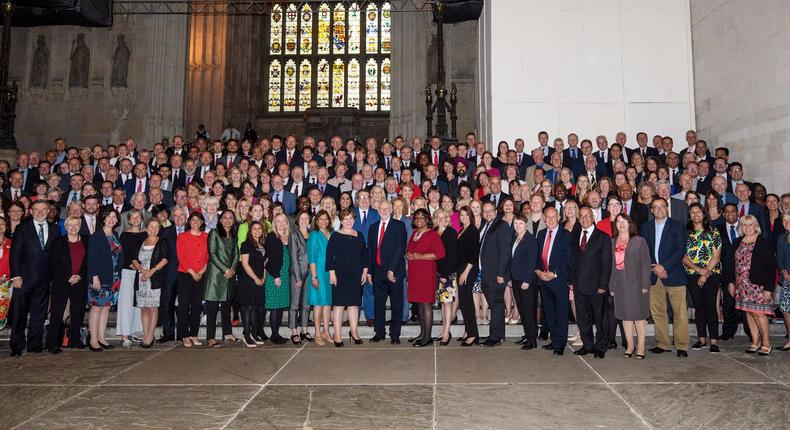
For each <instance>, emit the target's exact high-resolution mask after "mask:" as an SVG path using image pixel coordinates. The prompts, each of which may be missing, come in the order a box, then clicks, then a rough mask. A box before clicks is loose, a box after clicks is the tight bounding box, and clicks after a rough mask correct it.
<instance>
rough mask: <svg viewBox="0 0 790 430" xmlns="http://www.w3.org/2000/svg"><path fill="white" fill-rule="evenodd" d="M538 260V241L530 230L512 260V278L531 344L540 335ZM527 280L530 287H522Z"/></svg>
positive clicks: (526, 334) (525, 333) (522, 321)
mask: <svg viewBox="0 0 790 430" xmlns="http://www.w3.org/2000/svg"><path fill="white" fill-rule="evenodd" d="M537 261H538V242H537V241H536V240H535V236H533V235H531V234H530V233H529V232H526V233H525V234H524V237H523V238H521V241H519V243H518V245H516V249H515V250H513V258H512V259H511V260H510V279H511V280H512V282H513V297H514V298H515V299H516V307H518V313H519V314H520V315H521V326H522V327H523V329H524V335H525V336H526V337H527V341H528V343H530V344H533V345H534V344H535V343H536V342H537V337H538V285H537V284H536V283H535V282H534V280H535V263H536V262H537ZM522 282H526V283H528V284H529V288H527V289H526V290H523V289H521V283H522Z"/></svg>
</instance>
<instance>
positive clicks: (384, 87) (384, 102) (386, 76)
mask: <svg viewBox="0 0 790 430" xmlns="http://www.w3.org/2000/svg"><path fill="white" fill-rule="evenodd" d="M381 110H390V59H389V58H385V59H384V61H382V62H381Z"/></svg>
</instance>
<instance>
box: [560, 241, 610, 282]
mask: <svg viewBox="0 0 790 430" xmlns="http://www.w3.org/2000/svg"><path fill="white" fill-rule="evenodd" d="M580 231H581V230H580ZM580 241H581V233H576V234H574V235H573V239H572V244H571V255H572V256H573V257H572V258H573V268H572V269H571V277H570V280H569V282H570V284H571V285H573V293H574V294H584V295H588V296H591V295H595V294H597V290H599V289H601V290H607V291H608V290H609V277H610V275H611V274H612V271H611V268H612V239H610V238H609V235H607V234H606V233H604V232H602V231H601V230H598V229H597V228H593V231H592V234H590V236H589V237H588V238H587V246H586V247H585V248H584V251H582V249H581V246H579V242H580Z"/></svg>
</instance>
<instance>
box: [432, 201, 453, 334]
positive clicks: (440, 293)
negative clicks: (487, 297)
mask: <svg viewBox="0 0 790 430" xmlns="http://www.w3.org/2000/svg"><path fill="white" fill-rule="evenodd" d="M433 222H434V224H435V225H436V233H438V234H439V237H440V238H441V240H442V245H443V246H444V257H443V258H441V259H439V260H437V261H436V268H437V271H438V273H439V286H438V288H437V290H436V301H438V302H439V303H441V306H442V334H441V335H440V336H439V337H438V338H437V339H434V340H438V341H439V344H440V345H442V346H444V345H447V344H449V343H450V340H451V339H452V333H450V324H451V323H452V322H453V319H454V318H455V313H454V312H453V309H454V307H453V303H455V302H456V301H457V299H456V297H457V294H458V282H457V281H456V278H457V275H458V274H457V272H456V253H457V248H458V232H457V231H456V230H455V229H453V227H452V226H451V225H450V214H449V213H448V212H447V211H446V210H444V209H437V210H436V211H435V212H434V213H433Z"/></svg>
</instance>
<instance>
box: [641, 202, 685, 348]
mask: <svg viewBox="0 0 790 430" xmlns="http://www.w3.org/2000/svg"><path fill="white" fill-rule="evenodd" d="M650 210H651V212H652V213H653V219H652V220H650V221H648V222H646V223H645V224H644V225H643V226H642V232H641V236H642V237H643V238H645V241H646V242H647V246H648V248H649V249H650V260H651V263H652V266H653V268H652V273H651V275H650V276H651V281H650V282H651V283H652V286H651V287H650V314H651V316H652V317H653V322H654V325H655V330H656V346H655V348H653V349H651V350H650V351H651V352H653V353H656V354H661V353H663V352H671V351H672V343H671V342H670V339H669V321H668V318H667V296H669V302H670V304H671V305H672V309H673V319H672V329H673V340H674V345H675V348H676V349H677V355H678V357H688V347H689V324H688V323H689V320H688V315H687V314H686V309H687V307H686V281H687V279H686V271H685V269H684V268H683V256H684V255H685V254H686V227H685V225H684V224H681V223H680V222H678V221H675V220H674V219H671V218H669V213H668V208H667V201H666V200H664V199H663V198H661V197H655V198H654V199H653V201H652V203H651V205H650Z"/></svg>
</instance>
